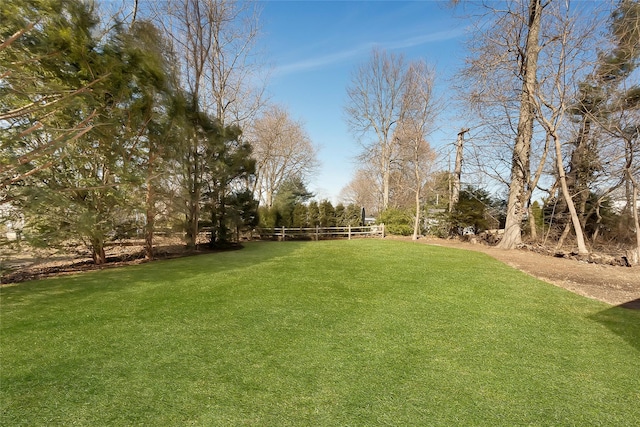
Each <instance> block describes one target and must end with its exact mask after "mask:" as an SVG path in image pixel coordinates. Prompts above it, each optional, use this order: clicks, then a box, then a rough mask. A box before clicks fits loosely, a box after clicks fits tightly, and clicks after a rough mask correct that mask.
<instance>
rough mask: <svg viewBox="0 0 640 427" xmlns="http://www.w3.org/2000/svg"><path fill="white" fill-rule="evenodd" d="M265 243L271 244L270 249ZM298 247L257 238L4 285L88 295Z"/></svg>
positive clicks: (0, 291)
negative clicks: (233, 246)
mask: <svg viewBox="0 0 640 427" xmlns="http://www.w3.org/2000/svg"><path fill="white" fill-rule="evenodd" d="M263 245H272V247H269V248H268V249H267V248H265V247H264V246H263ZM298 247H299V245H298V244H296V243H293V242H292V243H286V244H282V243H270V242H255V243H250V244H246V245H245V247H244V248H243V249H241V250H234V251H214V252H209V253H195V254H191V255H185V256H181V257H176V258H168V259H156V260H154V261H151V262H145V263H142V264H136V265H125V266H113V267H111V266H110V267H108V268H104V269H102V270H90V271H78V272H76V273H73V274H70V275H61V276H57V277H49V278H45V279H40V280H34V281H28V282H22V283H16V284H10V285H4V286H1V287H0V295H1V296H2V297H3V298H7V297H9V298H10V297H12V296H18V295H22V294H29V295H31V296H34V295H38V294H40V295H42V296H44V295H62V294H65V295H69V294H82V295H89V294H92V293H94V292H96V291H97V292H117V291H119V290H121V289H124V288H127V287H130V286H132V285H134V284H135V283H140V282H146V283H161V282H164V283H167V282H168V283H172V282H175V283H183V282H184V280H186V279H189V278H193V277H197V276H200V275H208V274H212V273H220V272H225V271H229V270H233V269H235V268H239V267H240V268H242V267H245V266H246V265H251V264H258V263H261V262H267V261H269V260H271V259H273V258H276V257H282V256H286V255H287V254H289V253H291V252H293V251H295V250H296V249H297V248H298Z"/></svg>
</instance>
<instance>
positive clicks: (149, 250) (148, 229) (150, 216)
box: [144, 150, 156, 260]
mask: <svg viewBox="0 0 640 427" xmlns="http://www.w3.org/2000/svg"><path fill="white" fill-rule="evenodd" d="M154 161H155V154H154V153H153V150H152V152H151V153H149V164H148V165H147V180H146V181H147V182H146V184H147V194H146V196H145V210H146V217H147V220H146V223H145V225H144V254H145V258H146V259H148V260H152V259H153V233H154V230H155V221H156V213H155V191H154V187H153V185H154V184H153V164H154Z"/></svg>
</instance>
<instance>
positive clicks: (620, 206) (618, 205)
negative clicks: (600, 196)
mask: <svg viewBox="0 0 640 427" xmlns="http://www.w3.org/2000/svg"><path fill="white" fill-rule="evenodd" d="M611 207H612V208H613V210H614V212H617V213H620V212H622V211H623V210H624V209H625V208H626V207H627V200H626V199H620V198H618V199H614V200H612V202H611ZM636 209H640V200H638V201H637V202H636Z"/></svg>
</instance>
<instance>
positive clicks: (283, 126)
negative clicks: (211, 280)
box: [247, 106, 318, 207]
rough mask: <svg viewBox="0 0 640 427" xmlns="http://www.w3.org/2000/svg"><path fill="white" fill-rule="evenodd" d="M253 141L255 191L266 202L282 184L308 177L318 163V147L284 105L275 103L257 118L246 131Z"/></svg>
mask: <svg viewBox="0 0 640 427" xmlns="http://www.w3.org/2000/svg"><path fill="white" fill-rule="evenodd" d="M247 137H248V138H249V140H250V142H251V144H252V145H253V156H254V158H255V159H256V169H257V175H258V177H257V180H256V188H255V194H256V196H258V197H259V198H260V201H261V202H262V203H263V204H264V205H265V206H266V207H271V206H272V205H273V196H274V194H275V193H276V192H277V190H278V188H279V187H280V185H281V184H282V183H283V182H285V181H287V180H289V179H292V178H299V179H301V180H303V181H304V180H305V179H306V178H308V177H309V176H310V175H311V174H312V173H313V172H314V171H315V170H316V167H317V165H318V161H317V150H316V148H315V146H314V145H313V142H312V141H311V139H310V138H309V136H308V135H307V133H306V131H305V130H304V125H303V123H302V122H300V121H296V120H293V119H292V118H291V116H290V115H289V113H288V112H287V111H286V110H285V109H284V108H282V107H279V106H272V107H270V108H268V109H267V110H266V111H265V112H264V113H263V114H262V115H261V116H260V117H258V119H256V120H255V122H254V123H253V126H252V127H251V128H250V130H249V133H248V135H247Z"/></svg>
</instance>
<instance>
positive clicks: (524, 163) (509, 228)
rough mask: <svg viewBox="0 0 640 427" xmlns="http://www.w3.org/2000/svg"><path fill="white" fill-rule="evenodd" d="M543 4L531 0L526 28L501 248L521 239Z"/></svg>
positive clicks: (516, 242) (510, 246) (513, 246)
mask: <svg viewBox="0 0 640 427" xmlns="http://www.w3.org/2000/svg"><path fill="white" fill-rule="evenodd" d="M541 15H542V5H541V4H540V0H530V3H529V23H528V27H529V31H528V34H527V40H526V44H525V46H524V52H525V57H524V58H523V64H522V65H523V69H522V71H521V75H522V77H523V82H522V93H521V95H520V114H519V121H518V131H517V135H516V141H515V145H514V147H513V159H512V164H511V183H510V185H509V198H508V200H507V219H506V223H505V229H504V237H503V238H502V240H501V241H500V243H499V244H498V247H500V248H502V249H514V248H516V247H517V246H518V245H520V244H521V243H522V219H523V217H524V213H525V212H526V204H527V200H525V199H526V198H527V197H526V196H527V191H526V185H527V183H528V182H529V174H530V172H529V164H530V155H531V139H532V138H533V121H534V119H535V112H534V99H533V94H534V90H535V84H536V74H537V68H538V54H539V53H540V45H539V38H540V20H541Z"/></svg>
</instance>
